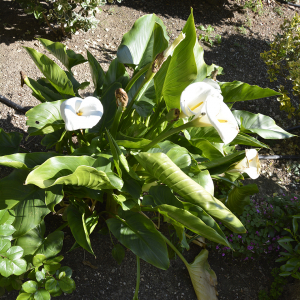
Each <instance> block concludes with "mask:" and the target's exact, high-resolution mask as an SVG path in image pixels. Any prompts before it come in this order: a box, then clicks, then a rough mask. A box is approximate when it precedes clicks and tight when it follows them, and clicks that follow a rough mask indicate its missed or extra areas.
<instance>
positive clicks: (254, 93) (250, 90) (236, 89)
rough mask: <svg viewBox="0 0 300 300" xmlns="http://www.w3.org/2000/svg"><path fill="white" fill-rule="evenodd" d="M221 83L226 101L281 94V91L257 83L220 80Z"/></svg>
mask: <svg viewBox="0 0 300 300" xmlns="http://www.w3.org/2000/svg"><path fill="white" fill-rule="evenodd" d="M219 85H220V87H221V91H222V95H223V97H224V102H237V101H246V100H255V99H260V98H265V97H271V96H279V95H281V93H278V92H275V91H273V90H271V89H269V88H261V87H259V86H257V85H249V84H248V83H244V82H241V81H233V82H220V83H219Z"/></svg>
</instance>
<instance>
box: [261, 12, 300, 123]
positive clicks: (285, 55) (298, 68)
mask: <svg viewBox="0 0 300 300" xmlns="http://www.w3.org/2000/svg"><path fill="white" fill-rule="evenodd" d="M280 28H281V30H282V31H283V33H282V34H278V35H277V36H276V37H275V40H274V42H273V43H272V44H271V45H270V46H271V50H270V51H265V52H264V53H261V58H262V59H263V61H264V62H265V63H266V65H267V68H268V74H269V79H270V81H271V82H273V81H276V80H277V79H278V77H279V76H280V77H282V78H284V80H285V81H286V82H287V81H291V82H292V85H293V95H294V96H296V97H298V99H299V100H300V16H299V15H298V14H297V13H296V14H295V16H294V17H293V18H292V19H291V20H287V19H285V20H284V22H283V24H282V25H281V27H280ZM279 91H280V92H281V93H282V96H280V97H279V98H278V100H279V101H280V104H281V109H282V110H284V111H286V112H287V113H288V117H289V118H291V117H292V116H293V115H294V116H299V115H300V106H298V105H297V106H296V107H295V105H293V104H292V101H291V99H290V97H289V96H288V92H287V91H286V89H285V87H284V86H283V85H280V87H279Z"/></svg>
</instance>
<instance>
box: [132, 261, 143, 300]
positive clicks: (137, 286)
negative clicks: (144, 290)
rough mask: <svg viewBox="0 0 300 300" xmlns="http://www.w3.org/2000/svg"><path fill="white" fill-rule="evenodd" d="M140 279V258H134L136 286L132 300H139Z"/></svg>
mask: <svg viewBox="0 0 300 300" xmlns="http://www.w3.org/2000/svg"><path fill="white" fill-rule="evenodd" d="M140 279H141V268H140V258H139V257H138V256H136V286H135V292H134V296H133V299H132V300H139V299H138V293H139V288H140Z"/></svg>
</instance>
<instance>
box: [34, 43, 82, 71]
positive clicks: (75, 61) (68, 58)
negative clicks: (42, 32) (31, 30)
mask: <svg viewBox="0 0 300 300" xmlns="http://www.w3.org/2000/svg"><path fill="white" fill-rule="evenodd" d="M38 40H39V41H40V42H41V43H42V45H43V46H44V47H45V48H46V49H47V50H48V51H49V52H50V53H51V54H53V55H54V56H55V57H56V58H57V59H58V60H59V61H60V62H61V63H62V64H63V65H64V66H65V67H66V68H67V69H68V70H69V71H71V68H72V67H74V66H76V65H79V64H82V63H84V62H86V59H85V58H84V57H83V56H82V55H81V54H76V53H75V52H74V51H73V50H66V46H65V45H64V44H62V43H59V42H51V41H49V40H46V39H42V38H38Z"/></svg>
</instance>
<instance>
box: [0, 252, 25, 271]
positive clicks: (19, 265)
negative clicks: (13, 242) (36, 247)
mask: <svg viewBox="0 0 300 300" xmlns="http://www.w3.org/2000/svg"><path fill="white" fill-rule="evenodd" d="M10 249H11V248H10ZM26 267H27V263H26V261H25V260H24V259H22V258H17V259H13V260H11V259H9V258H0V274H1V275H2V276H4V277H8V276H10V275H12V274H14V275H21V274H23V273H25V272H26Z"/></svg>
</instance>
